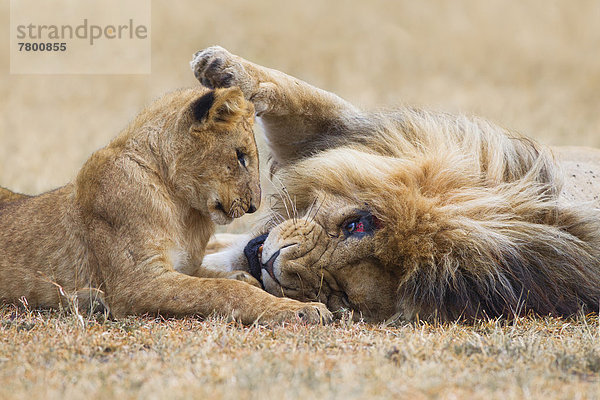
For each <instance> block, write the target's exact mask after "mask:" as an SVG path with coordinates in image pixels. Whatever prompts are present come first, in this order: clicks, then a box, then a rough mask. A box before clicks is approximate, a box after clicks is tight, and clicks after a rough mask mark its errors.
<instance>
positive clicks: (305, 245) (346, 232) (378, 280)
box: [260, 194, 398, 321]
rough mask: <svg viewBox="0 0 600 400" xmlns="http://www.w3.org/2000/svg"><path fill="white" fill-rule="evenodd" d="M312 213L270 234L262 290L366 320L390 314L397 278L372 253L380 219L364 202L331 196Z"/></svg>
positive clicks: (264, 253) (263, 258)
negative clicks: (354, 201)
mask: <svg viewBox="0 0 600 400" xmlns="http://www.w3.org/2000/svg"><path fill="white" fill-rule="evenodd" d="M314 212H315V210H312V211H309V212H308V213H307V215H306V216H305V217H304V218H292V219H289V220H286V221H284V222H282V223H280V224H278V225H277V226H276V227H274V228H273V229H272V230H271V231H270V232H269V235H268V237H267V239H266V240H265V242H264V244H263V247H262V252H261V254H260V258H261V260H260V261H261V262H262V265H263V266H262V271H261V278H262V282H263V285H264V287H265V289H266V290H267V291H268V292H269V293H271V294H274V295H278V296H286V297H291V298H294V299H298V300H301V301H320V302H322V303H325V304H326V305H327V307H328V308H329V309H330V310H332V311H336V310H342V309H347V310H353V311H354V315H355V317H357V318H360V317H362V318H364V319H366V320H377V321H380V320H384V319H386V318H389V317H390V316H392V315H393V314H394V310H395V306H396V304H395V303H396V300H395V297H396V296H395V291H396V288H397V287H398V277H397V276H396V275H395V274H394V273H393V270H392V269H388V268H384V266H383V264H382V263H381V262H380V261H379V260H378V259H377V257H376V256H375V248H376V247H377V233H378V230H379V228H380V223H381V222H380V221H379V219H378V218H377V217H376V216H375V215H373V213H372V211H371V210H370V209H369V208H368V207H366V206H365V204H355V203H352V202H351V201H349V199H345V198H342V197H332V196H331V194H330V196H329V197H328V198H327V200H325V201H324V202H323V203H321V204H320V205H319V210H318V212H317V213H316V215H314Z"/></svg>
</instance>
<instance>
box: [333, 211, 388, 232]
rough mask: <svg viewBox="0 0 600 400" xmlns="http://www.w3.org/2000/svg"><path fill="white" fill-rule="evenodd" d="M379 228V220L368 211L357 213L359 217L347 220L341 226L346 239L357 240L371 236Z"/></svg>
mask: <svg viewBox="0 0 600 400" xmlns="http://www.w3.org/2000/svg"><path fill="white" fill-rule="evenodd" d="M380 227H381V224H380V223H379V220H378V219H377V218H376V217H375V216H374V215H373V214H371V213H370V212H368V211H362V212H359V216H357V217H354V218H352V219H349V220H347V222H345V223H344V224H342V226H341V228H342V230H343V232H344V234H345V235H346V237H350V236H356V237H359V238H362V237H364V236H368V235H372V234H373V233H374V232H375V230H377V229H378V228H380Z"/></svg>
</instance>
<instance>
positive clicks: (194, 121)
mask: <svg viewBox="0 0 600 400" xmlns="http://www.w3.org/2000/svg"><path fill="white" fill-rule="evenodd" d="M253 117H254V108H253V106H252V104H251V103H249V102H247V101H246V100H244V97H243V95H242V93H241V91H240V90H239V89H237V88H231V89H217V90H215V91H211V92H209V93H207V94H205V95H203V96H201V97H199V98H197V99H195V100H193V101H192V102H191V104H190V105H189V106H188V110H187V112H184V114H183V115H182V117H180V123H179V124H178V127H179V130H180V131H181V132H179V134H180V140H179V141H178V143H179V145H178V146H177V147H176V148H175V152H176V155H175V157H176V159H175V167H174V168H173V173H172V175H173V179H174V180H175V182H176V186H177V187H178V190H179V191H180V192H181V193H182V194H183V196H184V197H185V199H186V200H187V202H188V203H189V204H190V205H191V206H192V207H193V208H195V209H197V210H199V211H201V212H202V213H204V214H207V215H210V218H211V219H212V220H213V222H215V223H217V224H227V223H229V222H231V221H232V220H233V218H238V217H241V216H242V215H244V213H247V212H248V213H252V212H254V211H255V210H256V209H257V208H258V207H259V205H260V196H261V194H260V184H259V167H258V151H257V148H256V142H255V140H254V132H253V130H252V127H253Z"/></svg>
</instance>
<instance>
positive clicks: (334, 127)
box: [191, 46, 368, 165]
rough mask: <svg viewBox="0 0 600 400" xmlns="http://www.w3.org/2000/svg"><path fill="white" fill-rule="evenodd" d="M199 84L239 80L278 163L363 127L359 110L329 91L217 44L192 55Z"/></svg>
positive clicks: (225, 84)
mask: <svg viewBox="0 0 600 400" xmlns="http://www.w3.org/2000/svg"><path fill="white" fill-rule="evenodd" d="M191 66H192V69H193V71H194V74H195V75H196V78H198V80H199V81H200V82H202V83H203V84H204V85H206V86H208V87H211V88H215V87H228V86H239V87H240V88H241V89H242V91H243V92H244V96H245V97H246V98H247V99H249V100H250V101H252V102H253V103H254V107H255V109H256V112H257V115H258V116H259V117H260V119H261V122H262V124H263V127H264V129H265V135H266V137H267V141H268V143H269V147H270V148H271V153H272V155H273V158H274V161H275V162H277V163H278V164H280V165H284V164H286V163H288V162H291V161H294V160H296V159H299V158H302V157H304V156H306V155H308V154H311V153H312V152H314V151H315V150H323V149H325V148H327V147H329V146H332V145H335V141H334V140H332V139H335V138H336V137H340V136H344V135H346V134H350V133H352V132H360V131H363V132H364V131H365V129H368V127H367V124H368V122H367V121H366V119H365V118H362V113H361V112H360V110H358V109H357V108H356V107H354V106H353V105H352V104H350V103H348V102H347V101H345V100H343V99H342V98H340V97H338V96H336V95H335V94H333V93H330V92H327V91H325V90H321V89H318V88H316V87H314V86H311V85H309V84H308V83H306V82H303V81H301V80H299V79H296V78H294V77H291V76H289V75H286V74H284V73H283V72H280V71H277V70H274V69H269V68H265V67H262V66H260V65H256V64H253V63H251V62H249V61H247V60H244V59H243V58H241V57H238V56H236V55H233V54H231V53H229V52H228V51H227V50H225V49H223V48H222V47H219V46H214V47H209V48H207V49H205V50H202V51H200V52H198V53H196V54H195V55H194V59H193V60H192V62H191Z"/></svg>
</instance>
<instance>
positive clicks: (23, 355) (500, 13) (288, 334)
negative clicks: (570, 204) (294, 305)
mask: <svg viewBox="0 0 600 400" xmlns="http://www.w3.org/2000/svg"><path fill="white" fill-rule="evenodd" d="M8 5H9V2H8V1H3V2H0V24H1V25H2V26H8V23H9V19H8V18H9V17H8V16H9V12H8V11H9V9H8ZM152 18H153V19H152V74H150V75H126V76H120V75H115V76H108V75H104V76H102V75H99V76H89V75H41V76H31V75H9V74H8V65H9V64H8V54H9V53H8V41H0V93H1V94H2V96H0V113H1V116H2V117H1V119H0V185H2V186H7V187H10V188H13V189H16V190H19V191H24V192H28V193H39V192H42V191H45V190H48V189H51V188H54V187H56V186H59V185H62V184H64V183H66V182H68V181H69V180H70V179H72V177H73V176H74V175H75V174H76V172H77V170H78V169H79V168H80V166H81V164H82V163H83V162H84V161H85V160H86V159H87V158H88V157H89V155H90V154H91V153H92V152H93V151H94V150H96V149H98V148H99V147H101V146H103V145H104V144H106V143H107V142H108V141H109V140H110V138H112V137H113V136H114V135H116V134H117V133H118V131H119V130H120V129H122V128H123V127H124V126H125V125H126V123H127V122H128V121H129V120H130V119H131V118H132V117H133V116H134V114H135V113H136V112H137V111H138V110H140V109H141V108H142V107H143V106H144V105H145V104H147V103H149V102H150V101H151V100H152V99H153V98H155V97H157V96H158V95H160V94H161V93H163V92H165V91H168V90H172V89H174V88H176V87H181V86H189V85H194V84H196V83H195V81H194V79H193V77H192V75H191V73H190V71H189V67H188V61H189V60H190V58H191V55H192V54H193V53H194V52H195V51H197V50H198V49H201V48H204V47H206V46H210V45H213V44H220V45H222V46H224V47H226V48H228V49H229V50H231V51H232V52H234V53H237V54H240V55H242V56H244V57H246V58H248V59H250V60H253V61H256V62H258V63H261V64H264V65H268V66H271V67H274V68H278V69H282V70H284V71H286V72H288V73H290V74H293V75H296V76H298V77H300V78H302V79H305V80H307V81H309V82H311V83H313V84H315V85H317V86H320V87H323V88H326V89H328V90H331V91H334V92H336V93H339V94H340V95H342V96H343V97H345V98H346V99H348V100H350V101H352V102H354V103H357V104H360V105H363V106H365V107H379V106H383V105H393V104H399V103H403V102H406V103H411V104H419V105H423V106H426V107H433V108H437V109H442V110H449V111H460V112H465V113H468V114H470V113H474V114H478V115H482V116H484V117H487V118H490V119H492V120H494V121H495V122H497V123H499V124H501V125H504V126H506V127H509V128H513V129H516V130H519V131H521V132H523V133H526V134H528V135H530V136H533V137H535V138H536V139H538V140H540V141H542V142H545V143H548V144H576V145H591V146H600V112H599V109H600V51H598V49H600V28H598V21H600V2H598V1H596V0H578V1H577V2H570V1H566V0H525V1H519V2H506V1H504V0H489V1H479V0H457V1H452V2H448V1H443V0H431V1H411V0H401V1H395V2H388V1H383V0H374V1H369V2H364V1H359V0H349V1H343V2H341V1H319V0H306V1H303V2H276V1H267V0H256V1H252V2H248V1H243V0H231V1H228V2H214V1H213V2H208V1H201V2H199V1H197V0H186V1H183V0H181V1H166V0H163V1H152ZM248 225H249V222H248V221H247V220H242V221H239V222H236V223H235V224H233V225H232V226H231V227H230V228H229V230H230V231H240V230H243V229H245V228H246V227H247V226H248ZM0 324H1V325H0V398H3V399H4V398H27V399H29V398H84V397H85V398H100V397H101V398H117V397H118V398H133V397H148V398H159V397H162V398H167V397H169V398H172V397H174V398H184V397H192V396H195V397H198V398H203V397H206V398H209V397H210V398H236V399H237V398H258V397H265V398H309V397H314V396H313V395H318V397H319V398H343V399H350V398H388V397H396V398H402V397H405V398H415V399H419V398H448V399H452V398H457V399H458V398H469V399H471V398H485V399H488V398H499V399H503V400H505V399H513V398H514V399H521V398H544V399H560V398H564V399H572V398H600V331H599V330H600V326H599V324H598V319H597V318H596V317H589V318H579V319H575V320H558V319H546V318H537V319H520V320H517V321H515V322H513V323H510V324H509V323H504V322H497V321H496V322H489V323H480V324H476V325H475V326H463V325H460V324H450V325H441V326H431V325H426V324H412V325H402V324H400V325H397V326H369V325H363V324H352V323H348V322H338V323H337V324H335V325H333V326H328V327H304V326H286V327H275V328H265V327H250V328H244V327H240V326H237V325H235V324H230V323H226V322H225V321H220V320H214V319H209V320H207V321H199V320H196V319H182V320H167V321H164V320H155V319H151V318H144V317H140V318H129V319H125V320H121V321H105V320H103V319H102V318H100V319H98V320H97V319H93V320H88V319H84V320H83V323H82V322H81V321H80V320H78V319H77V316H76V315H73V314H65V313H61V312H38V311H26V310H25V311H24V310H22V309H17V308H14V307H11V306H5V307H3V308H0Z"/></svg>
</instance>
